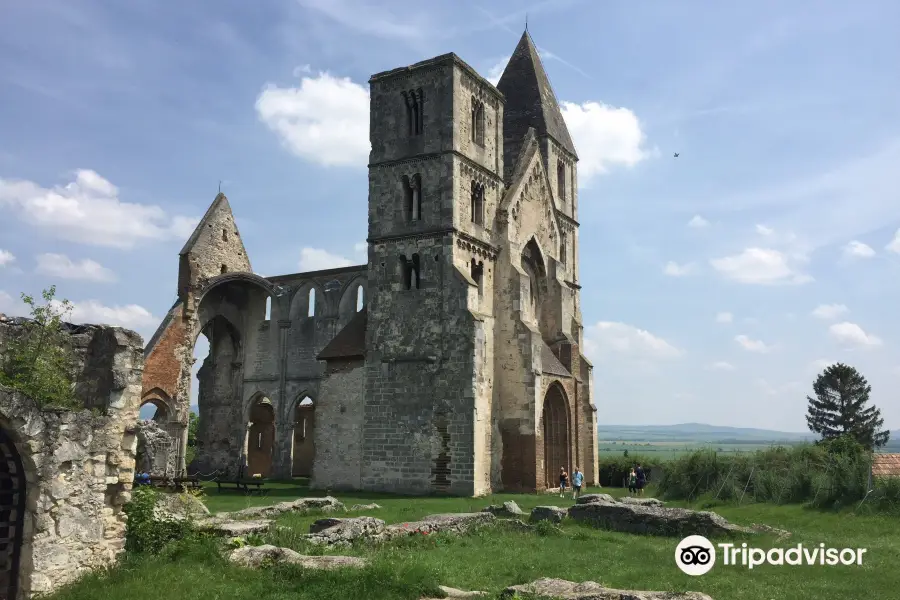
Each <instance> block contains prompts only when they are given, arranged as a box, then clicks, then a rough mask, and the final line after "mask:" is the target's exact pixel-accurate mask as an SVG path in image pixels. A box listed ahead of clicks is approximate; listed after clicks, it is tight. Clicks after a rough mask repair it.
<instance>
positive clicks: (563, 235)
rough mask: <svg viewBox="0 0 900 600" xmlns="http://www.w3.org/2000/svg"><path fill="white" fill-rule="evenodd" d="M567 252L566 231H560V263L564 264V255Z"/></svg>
mask: <svg viewBox="0 0 900 600" xmlns="http://www.w3.org/2000/svg"><path fill="white" fill-rule="evenodd" d="M568 253H569V249H568V246H567V245H566V232H565V231H561V232H560V233H559V262H561V263H562V264H566V256H567V255H568Z"/></svg>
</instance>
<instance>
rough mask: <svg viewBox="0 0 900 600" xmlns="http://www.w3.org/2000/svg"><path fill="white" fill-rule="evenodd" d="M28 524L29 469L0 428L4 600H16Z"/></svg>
mask: <svg viewBox="0 0 900 600" xmlns="http://www.w3.org/2000/svg"><path fill="white" fill-rule="evenodd" d="M24 522H25V469H24V467H23V465H22V459H21V457H20V456H19V453H18V452H17V451H16V447H15V445H14V444H13V441H12V439H10V437H9V435H8V434H7V433H6V431H5V430H4V429H3V428H2V427H0V600H16V594H17V593H18V587H19V563H20V555H21V551H22V534H23V530H24Z"/></svg>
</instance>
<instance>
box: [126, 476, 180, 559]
mask: <svg viewBox="0 0 900 600" xmlns="http://www.w3.org/2000/svg"><path fill="white" fill-rule="evenodd" d="M158 499H159V492H157V491H156V490H154V489H153V488H151V487H149V486H139V487H137V488H135V490H134V492H133V493H132V495H131V501H130V502H129V503H128V504H126V505H125V514H126V515H127V516H128V523H127V525H126V527H125V550H126V551H127V552H135V553H146V554H158V553H159V552H160V551H161V550H162V549H163V548H165V546H166V544H168V543H169V542H172V541H174V540H183V539H186V538H188V537H191V534H192V533H193V527H192V525H191V522H190V521H189V520H187V519H185V520H178V519H173V518H171V517H168V516H165V515H161V514H158V512H157V511H156V503H157V501H158Z"/></svg>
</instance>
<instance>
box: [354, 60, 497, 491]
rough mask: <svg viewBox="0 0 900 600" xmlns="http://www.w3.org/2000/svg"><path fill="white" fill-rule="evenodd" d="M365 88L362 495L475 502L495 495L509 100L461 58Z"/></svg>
mask: <svg viewBox="0 0 900 600" xmlns="http://www.w3.org/2000/svg"><path fill="white" fill-rule="evenodd" d="M369 83H370V86H371V125H370V127H371V129H370V140H371V143H372V152H371V156H370V160H369V236H368V244H369V257H368V261H369V262H368V281H369V300H368V303H367V311H368V317H367V318H368V327H367V334H366V356H367V358H366V391H365V403H366V407H365V420H366V423H367V432H370V433H367V434H366V435H365V436H364V440H363V453H362V454H363V464H362V468H361V481H362V487H363V488H364V489H368V490H381V489H384V490H388V489H390V490H392V491H395V492H396V491H400V492H403V491H405V492H408V493H431V492H437V493H448V492H449V493H459V494H465V495H473V494H477V493H480V492H481V491H485V490H487V489H489V486H490V475H489V470H490V466H489V464H488V463H487V461H486V459H484V458H483V457H484V456H485V455H486V454H487V448H489V446H490V440H489V430H490V396H491V385H492V371H493V360H492V359H490V358H489V356H490V355H491V354H492V352H493V350H492V331H493V325H492V317H491V310H492V309H491V303H492V293H491V281H492V272H493V268H492V266H491V265H492V261H493V260H495V259H496V257H497V253H498V249H497V246H496V245H495V243H494V237H495V231H496V227H495V222H496V214H497V211H498V207H499V204H500V201H501V199H502V194H503V191H504V185H503V169H504V152H503V128H502V123H503V104H504V100H503V97H502V95H501V94H500V93H499V92H498V91H497V89H496V88H495V87H494V86H493V85H491V84H490V83H489V82H488V81H487V80H485V79H484V78H482V77H481V76H480V75H478V73H477V72H475V70H474V69H472V68H471V67H470V66H469V65H467V64H466V63H464V62H463V61H462V60H461V59H460V58H459V57H458V56H456V55H455V54H445V55H442V56H438V57H436V58H433V59H430V60H427V61H423V62H420V63H416V64H414V65H411V66H409V67H404V68H400V69H394V70H392V71H387V72H384V73H379V74H377V75H374V76H372V78H371V79H370V80H369ZM379 423H383V426H379ZM400 488H403V489H400Z"/></svg>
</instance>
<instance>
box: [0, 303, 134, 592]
mask: <svg viewBox="0 0 900 600" xmlns="http://www.w3.org/2000/svg"><path fill="white" fill-rule="evenodd" d="M21 323H22V320H19V319H12V320H5V319H3V318H2V317H0V354H2V349H3V348H4V347H5V345H6V344H5V342H6V340H8V339H11V337H12V336H16V335H18V334H19V333H20V332H21ZM66 329H67V331H68V333H69V334H70V337H69V339H70V341H71V344H72V348H73V350H74V353H75V356H76V360H75V366H76V377H75V382H76V385H75V393H76V397H77V398H78V400H80V401H81V402H82V403H83V405H84V406H85V409H84V410H81V411H69V410H59V409H56V410H53V409H42V408H41V407H40V406H39V404H38V403H37V402H35V400H33V399H31V398H28V397H26V396H24V395H22V394H21V393H18V392H15V391H13V390H10V389H8V388H4V387H0V484H2V485H0V517H2V518H0V520H5V522H4V523H3V524H0V526H2V527H4V529H5V531H4V532H3V533H2V534H0V537H6V538H9V539H12V540H13V541H12V543H11V544H10V543H6V544H4V545H3V549H2V550H0V563H2V564H0V571H3V572H4V573H3V575H0V587H3V586H4V585H5V584H9V583H12V582H15V584H16V587H17V590H16V595H15V597H16V598H28V597H30V596H31V595H32V594H37V593H45V592H50V591H52V590H55V589H56V588H58V587H59V586H61V585H64V584H66V583H69V582H71V581H73V580H74V579H75V578H77V577H78V576H80V575H82V574H84V573H86V572H88V571H91V570H95V569H98V568H102V567H106V566H109V565H111V564H112V563H113V562H115V560H116V557H117V556H118V554H119V553H120V552H121V551H122V550H123V548H124V544H125V514H124V512H123V510H122V507H123V505H124V504H125V503H126V502H127V501H128V500H129V499H130V497H131V485H132V482H133V480H134V459H135V448H136V437H135V431H134V426H135V423H136V421H137V416H138V410H139V405H140V394H141V372H142V367H143V356H142V353H141V348H142V346H143V340H141V338H140V336H139V335H137V334H136V333H133V332H131V331H127V330H124V329H119V328H112V327H98V326H91V325H84V326H70V325H66ZM0 359H2V355H0ZM20 502H21V504H20ZM14 548H17V549H18V551H17V552H16V556H15V558H16V559H17V560H16V562H17V563H18V564H17V565H13V564H12V561H11V560H10V559H11V558H13V556H12V554H13V553H12V552H10V551H11V550H13V549H14ZM4 576H5V577H7V578H12V580H13V581H7V582H4V581H3V577H4ZM7 590H8V588H6V589H0V597H7V596H6V595H5V594H6V593H8V592H7Z"/></svg>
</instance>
